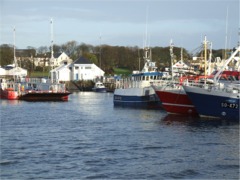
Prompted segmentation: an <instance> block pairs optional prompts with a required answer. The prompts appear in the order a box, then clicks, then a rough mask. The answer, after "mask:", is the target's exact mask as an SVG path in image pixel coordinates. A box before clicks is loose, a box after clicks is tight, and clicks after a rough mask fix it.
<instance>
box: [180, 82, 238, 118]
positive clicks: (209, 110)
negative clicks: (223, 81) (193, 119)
mask: <svg viewBox="0 0 240 180" xmlns="http://www.w3.org/2000/svg"><path fill="white" fill-rule="evenodd" d="M184 89H185V91H186V93H187V95H188V96H189V98H190V100H191V101H192V103H193V104H194V106H195V107H196V109H197V112H198V113H199V115H200V116H201V117H210V118H220V119H226V120H233V121H236V120H237V121H239V95H238V94H237V93H236V94H231V93H224V92H218V91H210V90H207V89H203V88H198V87H188V86H185V87H184Z"/></svg>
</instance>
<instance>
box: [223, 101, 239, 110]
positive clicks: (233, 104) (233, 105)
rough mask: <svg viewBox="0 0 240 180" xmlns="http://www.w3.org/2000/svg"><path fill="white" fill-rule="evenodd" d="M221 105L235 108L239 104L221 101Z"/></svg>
mask: <svg viewBox="0 0 240 180" xmlns="http://www.w3.org/2000/svg"><path fill="white" fill-rule="evenodd" d="M221 107H223V108H231V109H237V108H238V107H239V106H238V104H236V103H227V102H223V103H221Z"/></svg>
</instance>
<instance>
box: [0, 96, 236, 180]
mask: <svg viewBox="0 0 240 180" xmlns="http://www.w3.org/2000/svg"><path fill="white" fill-rule="evenodd" d="M0 104H1V105H0V108H1V116H0V117H1V141H0V142H1V159H0V170H1V171H0V179H238V178H239V123H233V122H231V123H228V122H225V121H216V120H200V119H198V118H190V117H181V116H176V115H175V116H174V115H167V114H166V113H165V112H164V111H163V110H162V111H161V110H158V111H157V110H141V109H124V108H117V107H114V106H113V94H111V93H103V94H102V93H94V92H79V93H74V94H71V95H70V97H69V102H24V101H4V100H2V101H0Z"/></svg>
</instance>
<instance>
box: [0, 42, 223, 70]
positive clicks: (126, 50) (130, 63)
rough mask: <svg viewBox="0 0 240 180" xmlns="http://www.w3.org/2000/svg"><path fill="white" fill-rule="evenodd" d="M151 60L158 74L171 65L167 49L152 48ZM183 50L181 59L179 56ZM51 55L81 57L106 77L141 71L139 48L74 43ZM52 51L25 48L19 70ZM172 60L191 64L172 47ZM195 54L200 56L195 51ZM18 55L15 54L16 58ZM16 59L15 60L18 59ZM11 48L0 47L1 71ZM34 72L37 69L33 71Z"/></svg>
mask: <svg viewBox="0 0 240 180" xmlns="http://www.w3.org/2000/svg"><path fill="white" fill-rule="evenodd" d="M150 49H151V54H152V60H153V61H155V62H156V65H157V67H159V70H161V69H162V68H164V67H169V66H170V64H171V57H170V52H169V47H151V48H150ZM181 50H182V55H181ZM53 51H54V53H61V52H65V53H66V54H67V55H68V56H69V57H70V58H71V59H72V60H73V61H74V60H76V59H78V58H79V57H81V56H83V57H85V58H87V59H89V60H90V61H91V62H93V63H94V64H96V65H97V66H99V67H100V68H101V69H103V70H104V71H105V72H106V74H112V71H113V69H114V68H126V69H129V70H131V71H132V70H141V69H142V67H143V65H144V59H143V56H144V52H143V49H142V48H139V47H137V46H133V47H129V46H127V47H125V46H110V45H105V44H103V45H98V46H93V45H90V44H85V43H81V44H78V43H77V42H76V41H69V42H67V43H64V44H62V45H57V44H54V45H53ZM50 52H51V47H48V46H40V47H39V48H34V47H31V46H28V47H27V49H25V50H24V55H21V56H23V57H25V58H26V59H22V60H21V67H23V68H25V69H27V70H30V71H32V70H33V69H32V68H33V65H32V64H33V63H32V62H29V61H30V58H33V59H34V58H36V57H49V58H50V57H51V53H50ZM173 52H174V59H175V61H178V60H180V59H181V57H182V58H183V60H184V62H187V63H190V60H191V58H192V56H193V52H188V51H187V50H186V49H185V48H180V47H174V49H173ZM222 52H223V50H213V57H220V58H222V54H223V53H222ZM194 53H198V55H199V53H201V51H197V52H194ZM17 55H18V54H17ZM17 55H16V56H17ZM13 57H14V48H13V45H9V44H2V45H0V58H1V61H0V65H1V66H2V67H3V66H5V65H8V64H12V63H13ZM35 69H36V68H35Z"/></svg>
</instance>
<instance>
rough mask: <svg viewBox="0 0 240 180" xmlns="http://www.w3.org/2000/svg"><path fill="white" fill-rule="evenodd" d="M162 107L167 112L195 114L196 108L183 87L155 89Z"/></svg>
mask: <svg viewBox="0 0 240 180" xmlns="http://www.w3.org/2000/svg"><path fill="white" fill-rule="evenodd" d="M155 92H156V94H157V95H158V97H159V99H160V101H161V102H162V106H163V108H164V109H165V110H166V111H167V112H168V113H175V114H183V115H191V116H197V115H198V113H197V111H196V108H195V107H194V105H193V104H192V102H191V101H190V99H189V98H188V96H187V94H186V93H185V92H184V90H183V89H180V90H166V91H165V90H159V91H158V90H156V91H155Z"/></svg>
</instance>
